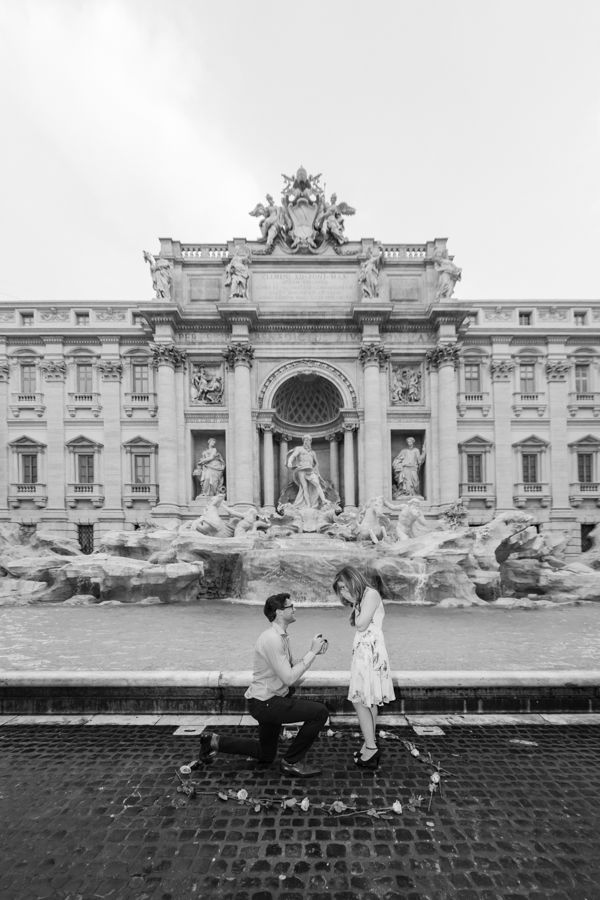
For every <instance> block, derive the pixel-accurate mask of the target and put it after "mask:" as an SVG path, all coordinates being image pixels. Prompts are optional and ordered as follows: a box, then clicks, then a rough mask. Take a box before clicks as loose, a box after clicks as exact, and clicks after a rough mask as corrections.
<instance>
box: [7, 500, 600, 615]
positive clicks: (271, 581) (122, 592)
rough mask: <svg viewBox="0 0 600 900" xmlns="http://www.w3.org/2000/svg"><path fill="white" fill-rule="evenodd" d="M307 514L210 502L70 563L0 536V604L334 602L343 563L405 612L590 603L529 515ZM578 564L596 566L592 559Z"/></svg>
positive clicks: (594, 576)
mask: <svg viewBox="0 0 600 900" xmlns="http://www.w3.org/2000/svg"><path fill="white" fill-rule="evenodd" d="M308 513H310V514H314V516H315V522H316V523H317V524H318V527H319V530H320V533H319V532H318V531H317V530H315V531H312V532H310V531H309V532H306V531H305V532H304V533H301V527H302V519H301V518H296V519H294V517H293V516H277V515H270V514H268V513H267V512H266V511H259V510H256V509H253V508H250V509H249V510H247V511H246V512H245V513H244V515H242V514H241V513H239V512H236V511H235V510H233V509H230V508H229V507H227V506H226V504H224V503H223V501H222V498H214V500H213V502H212V504H211V505H210V506H209V508H208V510H207V512H206V513H205V515H204V516H202V517H200V518H199V519H197V520H195V521H193V522H191V523H189V524H187V525H184V526H178V527H176V528H171V529H167V528H154V529H151V530H146V531H143V530H139V531H115V532H110V533H108V534H107V535H106V536H105V537H104V541H103V546H102V548H101V552H96V553H93V554H91V555H82V554H78V555H75V556H64V555H62V556H61V555H60V554H59V553H56V552H48V551H44V552H43V553H38V554H36V553H35V552H34V551H33V550H32V543H31V542H30V541H29V539H28V538H27V537H26V536H24V535H23V534H22V533H20V531H19V529H18V526H14V528H2V529H0V603H5V604H27V603H32V602H48V601H50V602H52V601H54V602H63V603H76V604H79V603H85V602H104V601H106V602H117V601H119V602H134V603H136V602H137V603H156V602H162V603H170V602H182V601H183V602H190V601H194V600H197V599H201V598H203V597H206V598H209V597H210V598H225V597H231V598H243V599H245V600H249V601H251V602H256V603H261V602H264V599H265V597H266V596H268V594H271V593H276V592H278V591H284V590H289V591H292V592H293V593H294V596H295V597H297V598H298V600H299V601H304V602H305V603H308V604H314V605H327V604H335V603H337V600H336V598H335V596H334V595H333V594H332V591H331V584H332V581H333V576H334V574H335V572H336V571H337V570H338V569H339V568H341V567H342V566H343V565H346V564H348V563H351V564H353V565H357V566H359V567H369V568H370V569H371V570H373V571H375V572H376V573H378V574H379V575H380V576H381V578H382V579H383V582H384V585H385V591H384V596H385V598H386V599H388V600H394V601H401V602H407V603H417V604H419V603H420V604H434V605H435V604H441V605H444V606H462V605H467V606H468V605H472V604H482V603H489V602H494V601H498V602H499V604H500V605H511V604H516V605H518V603H519V598H523V601H522V602H523V603H525V604H529V605H534V604H535V602H536V600H538V601H540V602H545V603H548V602H554V603H563V602H574V601H575V602H577V601H580V600H582V601H583V600H600V571H599V570H598V569H596V568H593V567H592V566H590V565H586V564H585V563H584V562H583V561H577V562H569V563H566V562H565V560H564V557H563V547H562V539H561V538H560V537H555V536H553V535H540V534H538V533H537V530H536V528H535V527H534V526H533V525H532V520H531V517H529V516H527V515H525V514H524V513H521V512H518V511H511V512H509V513H505V514H503V515H500V516H497V517H496V518H495V519H493V520H492V521H491V522H489V523H488V524H487V525H483V526H480V527H478V528H468V527H462V526H461V525H460V524H453V526H449V525H448V524H447V523H446V522H445V521H441V522H438V523H437V525H436V523H433V527H431V526H430V525H429V524H428V523H427V521H426V520H425V517H424V515H423V511H422V504H421V502H420V501H419V500H418V499H417V498H412V499H411V500H409V501H408V502H406V503H401V502H400V501H396V502H389V501H384V500H383V498H381V497H378V498H374V499H373V500H372V501H371V502H370V503H369V504H366V505H365V507H364V508H363V509H361V510H360V511H358V512H357V513H356V514H350V513H344V514H341V515H336V514H335V513H332V514H331V516H329V518H328V517H327V516H326V515H325V514H324V513H323V511H322V510H313V509H308ZM35 540H36V539H35V538H34V541H35ZM593 549H594V548H592V550H593ZM584 556H585V555H582V560H583V559H584ZM588 557H589V559H590V561H591V562H593V561H594V560H595V559H597V556H594V555H593V554H592V551H590V552H589V554H588ZM90 598H92V599H91V600H90Z"/></svg>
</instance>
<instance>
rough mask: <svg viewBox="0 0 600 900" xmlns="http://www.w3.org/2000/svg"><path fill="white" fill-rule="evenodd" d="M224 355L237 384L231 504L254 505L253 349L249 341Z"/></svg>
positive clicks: (241, 342)
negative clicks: (251, 373)
mask: <svg viewBox="0 0 600 900" xmlns="http://www.w3.org/2000/svg"><path fill="white" fill-rule="evenodd" d="M223 355H224V356H225V359H226V361H227V364H228V366H229V367H230V368H232V369H233V380H234V404H233V413H234V414H233V429H232V433H233V435H234V447H233V459H234V468H235V480H234V489H233V496H232V497H230V498H229V500H230V502H233V503H245V504H251V503H253V502H254V496H253V495H254V491H253V479H254V460H253V452H252V451H253V446H254V435H253V433H252V398H251V391H250V367H251V366H252V360H253V359H254V348H253V347H252V346H251V344H249V343H247V342H246V341H238V342H232V343H231V344H230V345H229V346H228V347H227V350H225V352H224V354H223Z"/></svg>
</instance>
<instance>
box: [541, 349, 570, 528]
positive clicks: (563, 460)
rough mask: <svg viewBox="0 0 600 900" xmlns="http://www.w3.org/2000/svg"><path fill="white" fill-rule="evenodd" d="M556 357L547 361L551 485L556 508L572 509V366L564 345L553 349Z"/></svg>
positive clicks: (553, 355) (553, 356)
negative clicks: (569, 433) (569, 380)
mask: <svg viewBox="0 0 600 900" xmlns="http://www.w3.org/2000/svg"><path fill="white" fill-rule="evenodd" d="M552 349H553V353H552V357H551V358H550V357H549V358H548V361H547V362H546V381H547V385H548V407H549V413H550V473H551V475H550V483H551V485H552V508H553V511H554V510H558V509H562V510H565V509H568V510H569V511H570V503H569V482H570V478H569V475H568V474H567V473H569V472H570V460H569V448H568V437H567V417H566V409H567V401H568V384H567V378H568V375H569V371H570V368H571V366H570V364H569V362H568V361H567V359H566V358H565V357H564V356H563V355H561V354H562V353H564V344H562V345H561V347H559V348H558V347H553V348H552Z"/></svg>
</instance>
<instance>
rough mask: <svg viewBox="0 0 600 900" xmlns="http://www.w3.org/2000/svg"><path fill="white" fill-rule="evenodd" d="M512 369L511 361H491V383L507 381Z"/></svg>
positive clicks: (512, 363) (513, 366) (513, 365)
mask: <svg viewBox="0 0 600 900" xmlns="http://www.w3.org/2000/svg"><path fill="white" fill-rule="evenodd" d="M514 368H515V364H514V362H513V361H512V359H493V360H492V362H491V363H490V374H491V376H492V381H509V379H510V378H511V376H512V373H513V371H514Z"/></svg>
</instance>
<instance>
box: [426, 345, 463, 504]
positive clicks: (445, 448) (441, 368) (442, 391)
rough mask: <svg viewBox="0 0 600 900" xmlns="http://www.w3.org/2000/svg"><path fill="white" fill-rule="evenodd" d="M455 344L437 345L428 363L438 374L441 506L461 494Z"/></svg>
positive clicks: (428, 357)
mask: <svg viewBox="0 0 600 900" xmlns="http://www.w3.org/2000/svg"><path fill="white" fill-rule="evenodd" d="M458 354H459V350H458V344H457V343H456V342H452V343H443V344H438V345H437V346H436V347H434V348H433V350H429V351H428V353H427V355H426V359H427V363H428V365H429V366H430V368H432V369H437V372H438V416H437V419H438V445H439V456H438V468H439V478H440V492H439V496H440V503H443V504H446V503H453V502H454V501H455V500H456V499H457V497H458V494H459V485H458V481H459V466H458V428H457V425H456V397H457V389H456V365H457V362H458Z"/></svg>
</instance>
